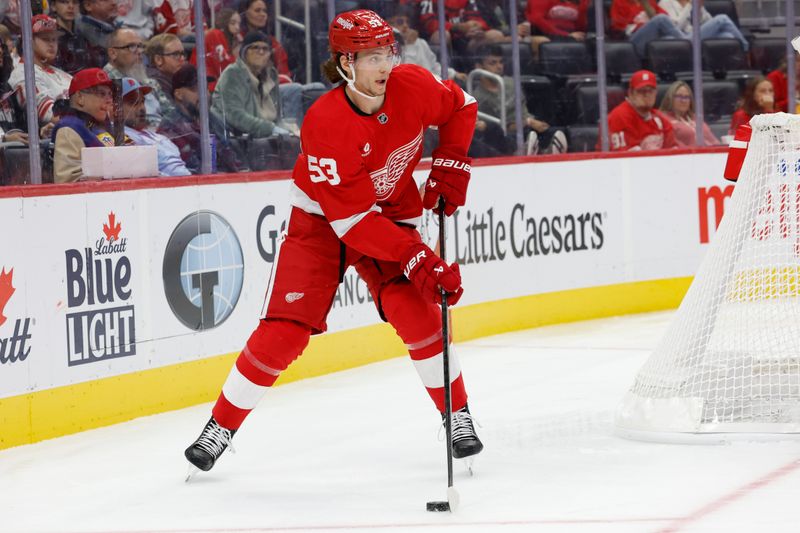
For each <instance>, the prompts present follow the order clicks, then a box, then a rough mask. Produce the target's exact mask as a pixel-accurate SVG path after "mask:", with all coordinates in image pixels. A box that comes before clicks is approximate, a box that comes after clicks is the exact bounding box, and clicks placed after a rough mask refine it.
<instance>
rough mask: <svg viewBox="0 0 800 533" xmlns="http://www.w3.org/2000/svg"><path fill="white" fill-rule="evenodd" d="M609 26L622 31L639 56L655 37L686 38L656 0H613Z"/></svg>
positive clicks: (643, 53)
mask: <svg viewBox="0 0 800 533" xmlns="http://www.w3.org/2000/svg"><path fill="white" fill-rule="evenodd" d="M611 28H612V29H613V30H616V31H619V32H621V33H624V34H625V36H626V37H627V38H628V40H629V41H630V42H631V43H632V44H633V46H634V48H635V49H636V53H637V54H639V56H641V57H644V56H645V52H646V51H647V43H649V42H650V41H653V40H655V39H688V37H687V35H686V34H685V33H683V32H682V31H681V30H679V29H678V27H677V26H675V23H674V22H672V19H670V18H669V16H668V15H667V14H666V12H665V11H664V10H663V9H661V8H660V7H658V5H656V0H613V1H612V3H611Z"/></svg>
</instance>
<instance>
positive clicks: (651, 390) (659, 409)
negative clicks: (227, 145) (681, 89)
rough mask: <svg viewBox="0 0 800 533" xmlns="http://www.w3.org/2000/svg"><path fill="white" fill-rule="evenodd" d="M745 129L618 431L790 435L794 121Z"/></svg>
mask: <svg viewBox="0 0 800 533" xmlns="http://www.w3.org/2000/svg"><path fill="white" fill-rule="evenodd" d="M751 125H752V127H753V137H752V140H751V142H750V147H749V149H748V151H747V158H746V159H745V162H744V166H743V168H742V171H741V173H740V177H739V181H738V183H737V184H736V187H735V189H734V193H733V196H732V197H731V199H730V200H729V202H728V204H727V205H726V207H725V215H724V217H723V219H722V223H721V224H720V227H719V229H718V231H717V234H716V236H715V238H714V240H713V242H712V244H711V246H710V248H709V250H708V252H707V255H706V257H705V259H704V261H703V263H702V265H701V266H700V269H699V271H698V273H697V275H696V276H695V279H694V282H693V283H692V286H691V288H690V289H689V292H688V293H687V294H686V297H685V298H684V300H683V302H682V303H681V306H680V308H679V309H678V311H677V313H676V315H675V318H674V320H673V321H672V323H671V324H670V327H669V330H668V331H667V333H666V335H665V336H664V338H663V339H662V340H661V342H660V344H659V345H658V347H657V348H656V350H655V351H654V352H653V354H652V355H651V356H650V358H649V360H648V361H647V362H646V363H645V365H644V367H642V369H641V370H640V371H639V374H638V375H637V376H636V380H635V382H634V384H633V386H632V387H631V389H630V390H629V392H628V394H627V395H626V397H625V399H624V400H623V403H622V405H621V406H620V408H619V410H618V412H617V428H618V430H619V432H620V433H621V434H623V435H626V436H632V437H637V438H648V439H650V438H652V439H655V440H673V439H674V438H675V436H676V435H679V434H683V435H686V436H687V438H688V436H689V435H692V434H695V435H697V434H709V433H717V434H719V433H731V434H736V433H738V434H753V433H762V434H787V433H800V117H796V116H792V115H786V114H783V113H779V114H775V115H759V116H756V117H754V118H753V120H752V121H751ZM658 434H662V435H663V436H664V437H665V438H664V439H662V438H659V436H658ZM668 435H669V436H668Z"/></svg>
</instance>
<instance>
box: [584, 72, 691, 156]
mask: <svg viewBox="0 0 800 533" xmlns="http://www.w3.org/2000/svg"><path fill="white" fill-rule="evenodd" d="M655 105H656V75H655V74H653V73H652V72H650V71H649V70H639V71H637V72H634V73H633V76H631V81H630V84H629V85H628V97H627V98H626V99H625V101H624V102H622V103H621V104H620V105H618V106H617V107H615V108H614V110H613V111H611V113H609V114H608V134H609V137H610V140H611V150H612V151H626V150H631V151H633V150H659V149H661V148H675V147H676V146H677V145H676V143H675V133H674V132H673V130H672V122H670V120H669V118H667V116H666V115H664V114H663V113H661V111H659V110H657V109H654V106H655ZM599 145H600V142H599V141H598V146H599Z"/></svg>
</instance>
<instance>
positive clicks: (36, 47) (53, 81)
mask: <svg viewBox="0 0 800 533" xmlns="http://www.w3.org/2000/svg"><path fill="white" fill-rule="evenodd" d="M31 22H32V26H33V27H32V31H33V62H34V68H33V71H34V77H35V83H36V95H35V96H36V111H37V114H38V115H39V123H40V125H44V124H47V123H48V122H50V121H51V120H53V102H55V101H56V100H58V99H59V98H65V97H66V95H67V90H68V89H69V87H70V81H71V80H72V76H70V75H69V74H67V73H66V72H64V71H63V70H61V69H59V68H56V67H54V66H53V63H54V62H55V59H56V53H57V52H58V34H59V30H58V23H56V21H55V19H53V18H51V17H49V16H47V15H36V16H34V17H33V19H32V21H31ZM8 83H9V84H10V85H11V87H13V88H14V90H15V91H16V92H17V94H18V98H19V102H20V105H23V106H24V105H25V97H26V94H25V69H24V67H23V65H22V64H21V63H20V64H19V65H17V66H16V68H14V70H13V72H12V73H11V77H10V78H9V80H8Z"/></svg>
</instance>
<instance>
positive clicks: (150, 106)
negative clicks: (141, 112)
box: [103, 28, 162, 128]
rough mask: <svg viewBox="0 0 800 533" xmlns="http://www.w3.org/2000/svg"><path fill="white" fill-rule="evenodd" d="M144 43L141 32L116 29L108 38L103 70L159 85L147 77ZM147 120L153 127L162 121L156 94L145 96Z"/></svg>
mask: <svg viewBox="0 0 800 533" xmlns="http://www.w3.org/2000/svg"><path fill="white" fill-rule="evenodd" d="M143 51H144V44H142V38H141V37H139V34H138V33H136V32H135V31H133V30H130V29H127V28H119V29H117V30H114V33H112V34H111V35H110V37H109V39H108V63H107V64H106V66H105V67H103V70H105V71H106V73H107V74H108V76H109V77H110V78H111V79H115V80H116V79H120V78H126V77H127V78H133V79H135V80H136V81H138V82H139V83H141V84H143V85H149V86H150V87H153V88H155V87H157V86H158V84H157V83H156V82H154V81H152V80H151V79H150V78H148V77H147V71H146V70H145V67H144V64H142V52H143ZM145 108H146V109H147V120H148V122H149V123H150V125H151V126H153V127H156V128H157V127H158V125H159V124H160V123H161V117H162V112H161V106H160V105H159V102H158V98H157V97H156V95H154V94H152V93H151V94H148V95H147V96H146V97H145Z"/></svg>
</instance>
